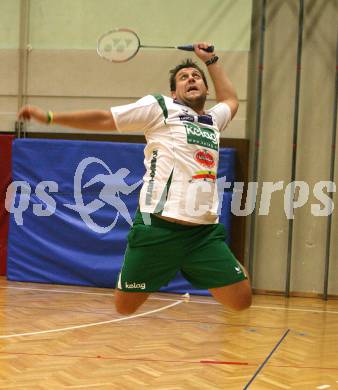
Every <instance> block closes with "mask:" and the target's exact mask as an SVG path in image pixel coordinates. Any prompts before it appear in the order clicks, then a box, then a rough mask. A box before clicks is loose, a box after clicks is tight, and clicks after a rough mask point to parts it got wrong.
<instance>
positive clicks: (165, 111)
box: [152, 93, 168, 122]
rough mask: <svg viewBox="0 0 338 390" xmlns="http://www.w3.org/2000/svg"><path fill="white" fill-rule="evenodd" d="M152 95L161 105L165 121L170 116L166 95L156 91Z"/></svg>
mask: <svg viewBox="0 0 338 390" xmlns="http://www.w3.org/2000/svg"><path fill="white" fill-rule="evenodd" d="M152 96H154V98H155V99H156V100H157V103H158V104H159V106H160V107H161V110H162V113H163V116H164V122H165V121H166V119H167V118H168V109H167V106H166V104H165V101H164V97H163V96H162V95H160V94H157V93H155V94H154V95H152Z"/></svg>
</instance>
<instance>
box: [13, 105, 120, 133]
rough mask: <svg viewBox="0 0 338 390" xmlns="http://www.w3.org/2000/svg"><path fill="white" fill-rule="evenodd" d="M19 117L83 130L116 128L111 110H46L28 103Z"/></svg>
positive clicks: (112, 129)
mask: <svg viewBox="0 0 338 390" xmlns="http://www.w3.org/2000/svg"><path fill="white" fill-rule="evenodd" d="M18 118H19V119H23V120H31V119H33V120H35V121H36V122H39V123H44V124H57V125H61V126H64V127H72V128H75V129H83V130H100V131H105V130H106V131H114V130H116V125H115V122H114V118H113V116H112V113H111V111H110V110H109V111H105V110H83V111H73V112H50V111H49V112H45V111H43V110H42V109H41V108H39V107H36V106H28V105H27V106H24V107H22V109H21V110H20V111H19V113H18Z"/></svg>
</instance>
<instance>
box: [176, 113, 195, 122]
mask: <svg viewBox="0 0 338 390" xmlns="http://www.w3.org/2000/svg"><path fill="white" fill-rule="evenodd" d="M179 118H180V121H187V122H195V118H194V116H193V115H189V114H184V115H180V116H179Z"/></svg>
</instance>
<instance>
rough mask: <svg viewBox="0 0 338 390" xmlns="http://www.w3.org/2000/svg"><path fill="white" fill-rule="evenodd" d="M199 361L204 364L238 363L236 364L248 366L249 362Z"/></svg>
mask: <svg viewBox="0 0 338 390" xmlns="http://www.w3.org/2000/svg"><path fill="white" fill-rule="evenodd" d="M200 363H205V364H231V365H238V366H249V363H244V362H224V361H220V360H200Z"/></svg>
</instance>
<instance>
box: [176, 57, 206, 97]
mask: <svg viewBox="0 0 338 390" xmlns="http://www.w3.org/2000/svg"><path fill="white" fill-rule="evenodd" d="M184 68H195V69H197V70H198V71H199V72H200V73H201V75H202V79H203V81H204V84H205V86H206V87H207V88H208V82H207V78H206V77H205V74H204V72H203V70H202V69H201V68H200V67H199V66H198V65H197V64H196V62H194V61H192V60H191V59H190V58H187V59H186V60H184V61H183V62H181V63H180V64H179V65H176V66H175V68H173V69H171V70H170V71H169V74H170V78H169V83H170V91H176V75H177V73H178V72H179V71H180V70H181V69H184Z"/></svg>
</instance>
